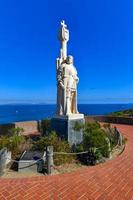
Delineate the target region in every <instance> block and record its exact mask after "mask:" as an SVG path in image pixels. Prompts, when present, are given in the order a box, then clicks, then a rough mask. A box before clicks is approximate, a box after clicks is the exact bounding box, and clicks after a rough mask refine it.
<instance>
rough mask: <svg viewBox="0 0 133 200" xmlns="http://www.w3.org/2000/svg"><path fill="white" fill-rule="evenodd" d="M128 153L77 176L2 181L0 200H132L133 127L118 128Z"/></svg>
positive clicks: (74, 174) (120, 126) (80, 171)
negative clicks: (124, 138)
mask: <svg viewBox="0 0 133 200" xmlns="http://www.w3.org/2000/svg"><path fill="white" fill-rule="evenodd" d="M117 127H118V128H119V130H121V131H122V133H124V135H125V136H126V137H127V139H128V142H127V144H126V148H125V151H124V152H123V153H122V154H121V155H120V156H118V157H117V158H115V159H114V160H110V161H108V162H106V163H104V164H100V165H97V166H94V167H89V168H85V169H80V170H77V171H76V172H72V173H67V174H62V175H54V176H45V177H42V176H41V177H35V178H34V177H32V178H20V179H2V178H1V180H0V200H46V199H47V200H133V126H128V125H117Z"/></svg>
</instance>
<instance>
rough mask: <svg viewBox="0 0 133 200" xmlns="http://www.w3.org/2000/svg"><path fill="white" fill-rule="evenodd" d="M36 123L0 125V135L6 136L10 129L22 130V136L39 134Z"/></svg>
mask: <svg viewBox="0 0 133 200" xmlns="http://www.w3.org/2000/svg"><path fill="white" fill-rule="evenodd" d="M38 123H39V122H38V121H25V122H14V123H12V124H1V125H0V135H8V134H9V133H10V129H12V128H16V127H19V128H22V129H23V130H24V132H23V135H32V134H33V135H34V134H39V131H38Z"/></svg>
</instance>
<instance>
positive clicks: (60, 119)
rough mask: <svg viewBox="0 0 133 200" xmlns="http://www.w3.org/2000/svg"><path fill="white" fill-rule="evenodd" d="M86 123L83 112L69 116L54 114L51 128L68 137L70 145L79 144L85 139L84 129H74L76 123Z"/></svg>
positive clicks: (61, 135) (63, 136)
mask: <svg viewBox="0 0 133 200" xmlns="http://www.w3.org/2000/svg"><path fill="white" fill-rule="evenodd" d="M76 122H78V123H80V124H84V123H85V120H84V115H83V114H71V115H68V116H54V117H53V118H52V119H51V130H53V131H56V133H57V134H58V135H59V136H60V137H61V138H64V139H66V140H67V141H68V142H69V144H70V145H73V144H78V143H81V142H82V141H83V131H82V129H81V130H79V131H75V130H74V126H75V123H76Z"/></svg>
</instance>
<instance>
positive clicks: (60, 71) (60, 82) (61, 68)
mask: <svg viewBox="0 0 133 200" xmlns="http://www.w3.org/2000/svg"><path fill="white" fill-rule="evenodd" d="M59 40H60V42H61V48H60V57H59V58H57V63H56V66H57V115H70V114H78V109H77V84H78V81H79V78H78V76H77V70H76V68H75V67H74V64H73V57H72V56H71V55H67V42H68V40H69V30H68V29H67V26H66V24H65V22H64V21H62V22H61V28H60V30H59Z"/></svg>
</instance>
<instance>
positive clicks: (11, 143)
mask: <svg viewBox="0 0 133 200" xmlns="http://www.w3.org/2000/svg"><path fill="white" fill-rule="evenodd" d="M23 142H24V137H23V136H19V135H17V134H16V133H14V134H13V135H12V136H10V137H9V136H8V137H7V136H1V137H0V149H2V148H4V147H6V148H7V150H8V151H11V152H12V155H13V157H14V156H16V155H17V154H18V153H21V151H22V149H21V148H20V145H21V144H22V143H23Z"/></svg>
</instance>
